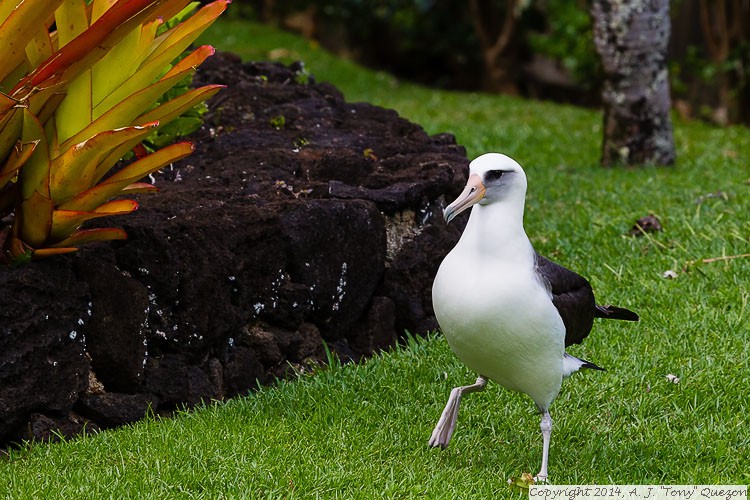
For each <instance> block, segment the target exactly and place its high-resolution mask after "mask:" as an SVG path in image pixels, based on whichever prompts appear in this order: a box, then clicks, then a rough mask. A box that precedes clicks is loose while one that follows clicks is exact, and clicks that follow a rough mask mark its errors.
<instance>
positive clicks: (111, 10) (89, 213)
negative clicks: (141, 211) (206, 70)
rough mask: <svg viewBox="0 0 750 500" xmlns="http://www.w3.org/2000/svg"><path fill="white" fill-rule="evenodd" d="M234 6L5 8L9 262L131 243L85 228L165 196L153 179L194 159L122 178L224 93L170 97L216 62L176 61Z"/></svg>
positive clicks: (4, 234) (168, 152)
mask: <svg viewBox="0 0 750 500" xmlns="http://www.w3.org/2000/svg"><path fill="white" fill-rule="evenodd" d="M228 3H229V0H217V1H214V2H213V3H210V4H208V5H206V6H205V7H203V8H200V9H198V4H197V3H193V4H188V0H93V1H90V2H87V1H86V0H0V219H2V220H3V221H5V223H6V224H5V227H3V228H2V229H1V230H0V248H1V250H2V251H1V252H0V261H2V262H5V263H11V264H17V263H22V262H25V261H28V260H29V259H32V258H42V257H46V256H50V255H56V254H62V253H68V252H73V251H75V250H76V249H77V247H78V245H80V244H82V243H86V242H90V241H96V240H114V239H124V238H126V237H127V235H126V234H125V232H124V231H123V230H122V229H120V228H95V229H82V228H81V226H82V224H83V223H84V222H86V221H88V220H91V219H94V218H98V217H105V216H111V215H118V214H126V213H130V212H132V211H133V210H135V209H136V208H137V207H138V205H137V203H136V202H135V201H134V200H131V199H127V198H123V197H122V195H128V194H132V193H140V192H152V191H156V188H155V187H154V186H153V185H151V184H148V183H145V182H142V179H143V178H144V177H146V176H148V175H149V174H151V173H153V172H155V171H156V170H159V169H160V168H161V167H163V166H165V165H168V164H169V163H171V162H174V161H177V160H179V159H180V158H183V157H185V156H187V155H188V154H190V152H191V151H192V144H190V143H188V142H181V143H176V144H172V145H169V146H166V147H164V148H162V149H159V150H157V151H155V152H153V153H151V154H148V155H146V156H140V157H136V159H135V160H134V161H132V162H131V163H129V164H127V165H126V166H124V167H122V168H121V169H119V170H117V171H115V172H114V173H113V167H114V166H115V165H116V164H117V163H118V161H119V160H120V159H121V158H122V157H123V156H124V155H126V154H127V153H128V152H129V151H131V150H132V149H133V148H135V147H136V146H138V145H139V144H140V143H141V142H142V141H143V140H144V139H145V138H146V137H147V136H149V135H150V134H153V133H154V131H155V130H158V129H159V128H160V127H163V126H164V125H166V124H167V123H169V122H170V121H172V120H174V119H176V118H178V117H179V116H181V115H182V114H183V113H185V112H186V111H189V110H191V109H192V108H194V107H195V106H196V105H197V104H199V103H202V102H203V101H205V100H206V99H208V98H209V97H210V96H212V95H213V94H215V93H216V92H217V91H218V90H219V89H220V88H221V86H219V85H209V86H205V87H201V88H198V89H193V90H189V91H187V92H184V93H182V94H180V95H178V96H176V97H173V98H171V99H166V100H165V99H163V98H162V97H163V96H164V95H165V94H166V93H167V92H168V91H169V90H170V89H171V88H172V87H173V86H175V85H176V84H178V83H179V82H182V81H184V80H185V78H187V77H189V76H190V75H192V74H193V72H194V71H195V67H197V66H198V65H200V64H201V63H202V62H203V61H204V60H205V59H206V58H207V57H208V56H210V55H211V54H213V48H212V47H210V46H202V47H199V48H197V49H196V50H194V51H192V52H191V53H189V54H188V55H187V56H185V57H184V58H182V59H179V62H175V61H176V60H177V59H178V57H179V56H180V55H181V54H183V52H184V51H185V50H186V49H187V48H188V47H189V46H190V44H191V43H192V42H193V41H194V40H195V39H196V38H197V37H198V36H199V35H200V34H201V33H202V32H203V31H204V30H205V29H206V28H207V27H208V26H209V25H210V24H211V23H212V22H213V21H214V20H215V19H216V18H217V17H218V16H219V15H220V14H221V13H222V12H223V11H224V10H225V9H226V7H227V4H228ZM191 12H193V13H192V15H190V13H191ZM170 20H172V22H167V21H170ZM174 20H177V22H175V21H174ZM167 95H168V96H170V97H171V94H167ZM160 100H161V101H163V102H161V104H159V101H160ZM141 149H143V148H141Z"/></svg>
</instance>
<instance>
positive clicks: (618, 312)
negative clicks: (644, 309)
mask: <svg viewBox="0 0 750 500" xmlns="http://www.w3.org/2000/svg"><path fill="white" fill-rule="evenodd" d="M594 317H595V318H605V319H621V320H624V321H638V320H639V319H640V318H639V317H638V315H637V314H636V313H634V312H633V311H631V310H630V309H625V308H624V307H617V306H610V305H606V306H599V305H597V306H596V308H595V309H594Z"/></svg>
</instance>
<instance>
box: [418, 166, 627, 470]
mask: <svg viewBox="0 0 750 500" xmlns="http://www.w3.org/2000/svg"><path fill="white" fill-rule="evenodd" d="M469 171H470V175H469V180H468V182H467V184H466V188H465V189H464V190H463V192H462V193H461V195H460V196H459V197H458V199H456V200H455V201H454V202H453V203H451V204H450V205H449V206H448V207H446V209H445V211H444V217H445V220H446V221H447V222H450V221H451V220H452V219H453V218H454V217H455V216H456V215H458V214H459V213H461V212H463V211H464V210H467V209H469V208H471V214H470V216H469V220H468V223H467V224H466V228H465V229H464V232H463V234H462V235H461V239H460V240H459V242H458V243H457V244H456V246H455V248H453V250H451V252H450V253H449V254H448V255H447V256H446V257H445V259H444V260H443V262H442V264H441V265H440V269H439V270H438V272H437V275H436V276H435V282H434V284H433V287H432V301H433V307H434V310H435V316H436V317H437V320H438V323H439V325H440V329H441V330H442V332H443V335H444V336H445V338H446V339H447V341H448V344H449V345H450V347H451V349H453V352H454V353H455V354H456V355H457V356H458V358H459V359H460V360H461V361H462V362H463V363H464V364H465V365H466V366H468V367H469V368H470V369H471V370H472V371H474V372H476V373H477V374H478V375H479V378H478V379H477V381H476V382H475V383H474V384H472V385H468V386H463V387H456V388H454V389H453V390H452V391H451V393H450V397H449V398H448V403H447V404H446V406H445V410H443V413H442V415H441V417H440V420H439V421H438V423H437V425H436V426H435V430H434V431H433V433H432V436H431V438H430V441H429V444H430V446H433V447H441V448H445V447H447V446H448V443H449V442H450V439H451V435H452V434H453V430H454V429H455V426H456V418H457V416H458V407H459V404H460V401H461V396H462V395H463V394H467V393H471V392H476V391H481V390H482V389H484V387H485V385H486V384H487V381H488V380H492V381H494V382H497V383H499V384H500V385H502V386H504V387H506V388H508V389H510V390H514V391H519V392H523V393H526V394H528V395H529V396H530V397H531V399H533V400H534V403H535V404H536V407H537V409H538V410H539V412H540V413H541V415H542V420H541V425H540V428H541V431H542V438H543V450H542V465H541V469H540V471H539V474H537V476H536V479H537V481H546V480H547V462H548V456H549V442H550V434H551V432H552V419H551V418H550V414H549V407H550V405H551V404H552V401H554V399H555V397H557V394H558V393H559V391H560V385H561V383H562V380H563V378H565V377H567V376H569V375H571V374H573V373H575V372H576V371H578V370H580V369H581V368H589V369H595V370H602V368H600V367H598V366H597V365H595V364H594V363H590V362H588V361H585V360H583V359H579V358H576V357H574V356H571V355H570V354H568V353H566V352H565V348H566V347H568V346H570V345H571V344H579V343H581V342H582V341H583V339H584V338H585V337H586V336H588V334H589V332H590V331H591V327H592V325H593V323H594V318H609V319H621V320H627V321H638V315H637V314H636V313H634V312H632V311H629V310H628V309H624V308H620V307H615V306H599V305H596V302H595V301H594V294H593V291H592V289H591V285H590V284H589V282H588V281H587V280H586V279H585V278H583V277H582V276H579V275H578V274H576V273H574V272H573V271H570V270H568V269H566V268H564V267H562V266H560V265H558V264H556V263H554V262H552V261H550V260H549V259H547V258H545V257H542V256H541V255H539V254H537V253H536V252H535V250H534V248H533V247H532V245H531V242H530V241H529V238H528V237H527V236H526V232H525V231H524V228H523V212H524V204H525V199H526V174H525V173H524V171H523V169H522V168H521V166H520V165H519V164H518V163H517V162H516V161H515V160H513V159H512V158H509V157H508V156H505V155H502V154H499V153H488V154H484V155H482V156H480V157H478V158H477V159H475V160H474V161H472V162H471V164H470V166H469Z"/></svg>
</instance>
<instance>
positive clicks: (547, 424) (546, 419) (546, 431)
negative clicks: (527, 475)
mask: <svg viewBox="0 0 750 500" xmlns="http://www.w3.org/2000/svg"><path fill="white" fill-rule="evenodd" d="M539 428H540V429H541V430H542V440H543V441H544V444H543V447H542V469H541V470H540V471H539V474H537V475H536V478H535V479H536V481H537V482H540V483H545V482H547V461H548V459H549V439H550V435H551V434H552V417H550V416H549V412H548V411H544V412H543V413H542V421H541V423H540V424H539Z"/></svg>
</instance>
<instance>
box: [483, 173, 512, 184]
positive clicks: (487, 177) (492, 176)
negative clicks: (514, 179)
mask: <svg viewBox="0 0 750 500" xmlns="http://www.w3.org/2000/svg"><path fill="white" fill-rule="evenodd" d="M505 173H507V172H505V170H488V171H487V173H485V174H484V180H485V181H486V182H493V181H496V180H498V179H500V177H502V176H503V174H505Z"/></svg>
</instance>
